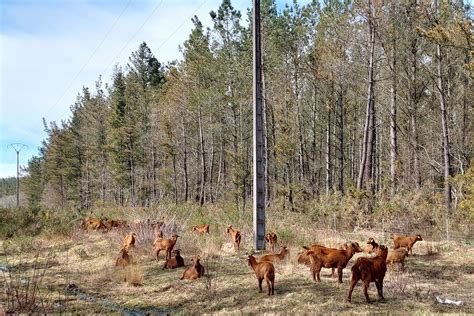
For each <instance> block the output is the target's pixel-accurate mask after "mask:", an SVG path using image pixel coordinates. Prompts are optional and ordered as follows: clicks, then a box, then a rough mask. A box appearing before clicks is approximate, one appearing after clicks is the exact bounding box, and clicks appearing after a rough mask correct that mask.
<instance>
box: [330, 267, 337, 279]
mask: <svg viewBox="0 0 474 316" xmlns="http://www.w3.org/2000/svg"><path fill="white" fill-rule="evenodd" d="M334 270H335V269H334V268H331V277H332V278H335V277H336V275H335V274H334Z"/></svg>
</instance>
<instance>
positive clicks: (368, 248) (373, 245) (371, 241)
mask: <svg viewBox="0 0 474 316" xmlns="http://www.w3.org/2000/svg"><path fill="white" fill-rule="evenodd" d="M378 246H379V244H377V242H376V241H375V239H374V238H373V237H370V238H369V240H368V241H367V246H365V247H364V252H367V253H374V252H375V249H376V248H377V247H378Z"/></svg>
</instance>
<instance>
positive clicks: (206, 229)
mask: <svg viewBox="0 0 474 316" xmlns="http://www.w3.org/2000/svg"><path fill="white" fill-rule="evenodd" d="M193 232H196V233H197V234H198V235H202V234H205V233H207V234H208V235H209V224H203V225H198V226H194V227H193Z"/></svg>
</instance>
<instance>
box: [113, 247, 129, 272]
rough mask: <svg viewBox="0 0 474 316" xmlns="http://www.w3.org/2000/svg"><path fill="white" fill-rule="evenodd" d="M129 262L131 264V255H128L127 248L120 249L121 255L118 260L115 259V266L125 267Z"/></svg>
mask: <svg viewBox="0 0 474 316" xmlns="http://www.w3.org/2000/svg"><path fill="white" fill-rule="evenodd" d="M129 264H130V256H129V255H128V251H127V249H125V248H122V249H120V252H119V256H118V258H117V260H115V266H116V267H123V268H125V267H126V266H128V265H129Z"/></svg>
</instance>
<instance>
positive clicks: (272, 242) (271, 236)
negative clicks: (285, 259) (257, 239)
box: [265, 232, 278, 252]
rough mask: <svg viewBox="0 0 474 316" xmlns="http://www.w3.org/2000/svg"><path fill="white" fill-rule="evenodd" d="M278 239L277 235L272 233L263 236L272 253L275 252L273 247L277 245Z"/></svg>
mask: <svg viewBox="0 0 474 316" xmlns="http://www.w3.org/2000/svg"><path fill="white" fill-rule="evenodd" d="M277 240H278V237H277V234H275V233H274V232H272V233H268V234H266V235H265V242H266V243H268V244H270V247H271V248H272V252H275V245H276V243H277Z"/></svg>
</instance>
